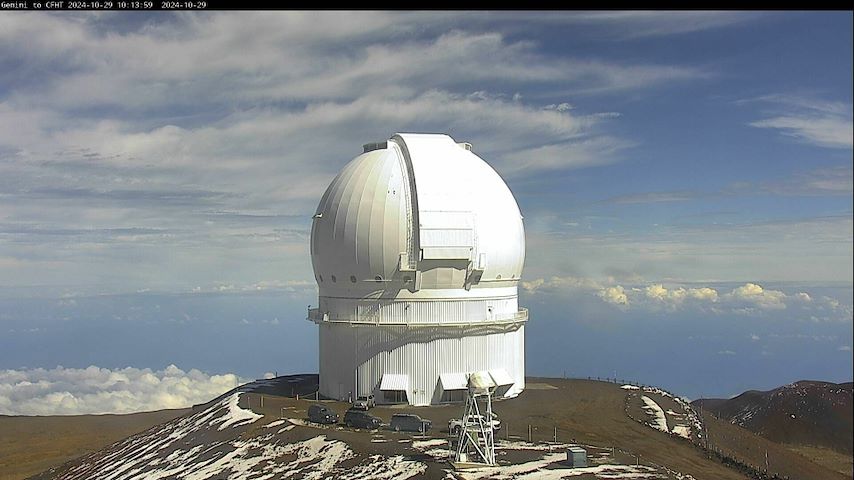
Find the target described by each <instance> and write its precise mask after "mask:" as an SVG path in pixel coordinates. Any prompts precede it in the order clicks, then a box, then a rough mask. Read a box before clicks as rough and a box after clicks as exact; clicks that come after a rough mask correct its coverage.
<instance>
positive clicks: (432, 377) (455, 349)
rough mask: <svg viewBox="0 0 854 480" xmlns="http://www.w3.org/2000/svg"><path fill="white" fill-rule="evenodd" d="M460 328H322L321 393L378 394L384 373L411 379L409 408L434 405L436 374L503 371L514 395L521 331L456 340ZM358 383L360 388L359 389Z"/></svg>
mask: <svg viewBox="0 0 854 480" xmlns="http://www.w3.org/2000/svg"><path fill="white" fill-rule="evenodd" d="M457 333H459V331H458V329H456V328H453V327H450V328H442V327H439V328H437V329H435V330H433V329H431V330H430V331H427V330H426V329H411V328H407V327H396V326H395V327H392V326H386V327H375V326H358V327H353V326H349V325H322V326H321V327H320V356H321V358H320V393H321V394H322V395H326V396H329V397H333V398H341V399H346V397H347V394H348V393H352V394H353V395H354V396H355V395H356V394H359V395H366V394H368V393H374V394H375V395H377V398H379V399H381V398H382V397H381V392H379V391H378V387H379V384H380V381H381V380H382V375H383V374H384V373H393V374H404V375H408V376H409V385H410V391H409V392H408V396H409V401H410V403H411V404H413V405H429V404H430V403H438V402H439V400H440V396H441V388H439V376H440V374H442V373H445V372H472V371H477V370H490V369H496V368H503V369H504V370H506V371H507V373H508V374H510V375H511V376H512V377H513V379H514V381H515V383H514V385H513V386H512V387H511V388H510V390H508V391H507V392H506V393H505V395H504V397H505V398H509V397H515V396H516V395H518V394H519V393H520V392H521V391H522V390H523V389H524V386H525V378H524V376H525V345H524V343H525V340H524V339H525V329H524V326H520V327H519V328H518V329H517V330H513V331H508V332H496V333H488V334H479V335H472V334H469V335H465V336H455V334H457ZM357 383H358V388H357Z"/></svg>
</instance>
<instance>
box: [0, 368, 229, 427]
mask: <svg viewBox="0 0 854 480" xmlns="http://www.w3.org/2000/svg"><path fill="white" fill-rule="evenodd" d="M245 381H246V380H245V379H241V378H239V377H238V376H237V375H234V374H231V373H227V374H223V375H208V374H206V373H204V372H201V371H199V370H196V369H192V370H190V371H184V370H181V369H180V368H178V367H176V366H175V365H169V366H168V367H166V368H165V369H163V370H151V369H149V368H143V369H139V368H133V367H127V368H123V369H115V370H111V369H108V368H99V367H96V366H94V365H93V366H89V367H87V368H63V367H61V366H60V367H56V368H52V369H44V368H33V369H21V370H0V414H3V415H82V414H104V413H132V412H143V411H152V410H162V409H167V408H184V407H189V406H192V405H194V404H197V403H203V402H207V401H209V400H211V399H213V398H215V397H216V396H218V395H220V394H222V393H225V392H227V391H228V390H231V389H232V388H234V387H236V386H238V385H240V384H241V383H244V382H245Z"/></svg>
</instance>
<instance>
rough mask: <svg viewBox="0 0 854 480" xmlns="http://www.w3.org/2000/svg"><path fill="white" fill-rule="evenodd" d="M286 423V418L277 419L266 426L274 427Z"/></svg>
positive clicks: (265, 426)
mask: <svg viewBox="0 0 854 480" xmlns="http://www.w3.org/2000/svg"><path fill="white" fill-rule="evenodd" d="M283 423H285V421H284V420H276V421H275V422H270V423H268V424H267V425H264V428H273V427H278V426H279V425H281V424H283Z"/></svg>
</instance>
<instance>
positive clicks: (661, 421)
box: [641, 395, 670, 432]
mask: <svg viewBox="0 0 854 480" xmlns="http://www.w3.org/2000/svg"><path fill="white" fill-rule="evenodd" d="M641 400H643V403H644V407H643V410H644V411H645V412H646V413H648V414H649V415H651V416H652V421H651V422H650V424H649V425H650V426H651V427H652V428H654V429H656V430H661V431H662V432H669V431H670V430H668V428H667V417H665V416H664V410H662V409H661V407H660V406H658V403H656V402H655V400H653V399H651V398H649V397H647V396H646V395H642V396H641Z"/></svg>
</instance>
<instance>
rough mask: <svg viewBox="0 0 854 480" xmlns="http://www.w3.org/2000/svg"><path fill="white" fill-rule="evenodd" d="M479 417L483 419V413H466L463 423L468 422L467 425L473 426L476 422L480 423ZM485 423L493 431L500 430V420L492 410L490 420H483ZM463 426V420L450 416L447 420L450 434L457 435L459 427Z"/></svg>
mask: <svg viewBox="0 0 854 480" xmlns="http://www.w3.org/2000/svg"><path fill="white" fill-rule="evenodd" d="M481 419H483V415H467V416H466V418H465V423H467V424H468V426H469V427H474V426H476V425H477V424H478V423H480V421H481ZM484 423H486V424H487V425H490V424H491V425H492V430H493V431H496V432H497V431H498V430H501V420H499V419H498V415H496V414H495V412H492V421H491V422H485V421H484ZM462 427H463V420H460V419H459V418H452V419H451V420H450V421H448V431H449V432H451V435H459V433H460V429H462Z"/></svg>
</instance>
